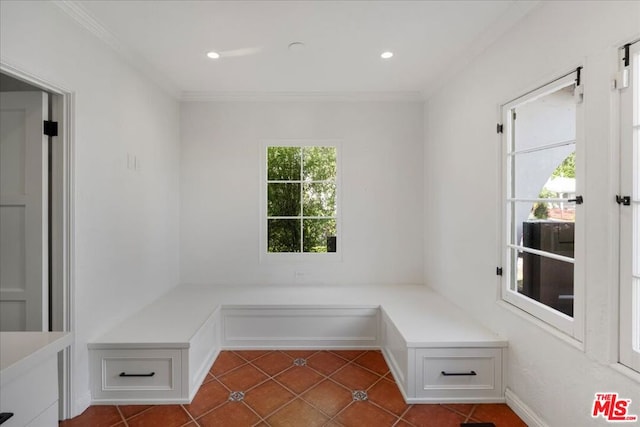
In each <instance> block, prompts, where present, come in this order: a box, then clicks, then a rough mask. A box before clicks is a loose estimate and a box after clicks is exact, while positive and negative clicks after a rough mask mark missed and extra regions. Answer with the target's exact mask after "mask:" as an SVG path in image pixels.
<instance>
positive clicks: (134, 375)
mask: <svg viewBox="0 0 640 427" xmlns="http://www.w3.org/2000/svg"><path fill="white" fill-rule="evenodd" d="M155 374H156V373H155V372H151V373H150V374H127V373H126V372H120V376H121V377H152V376H154V375H155Z"/></svg>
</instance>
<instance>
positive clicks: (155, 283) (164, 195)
mask: <svg viewBox="0 0 640 427" xmlns="http://www.w3.org/2000/svg"><path fill="white" fill-rule="evenodd" d="M0 12H1V13H0V19H1V21H0V22H1V24H0V58H1V60H2V62H3V63H5V64H9V65H11V66H14V67H17V68H19V69H20V70H22V71H24V72H27V73H31V74H35V75H37V76H39V77H41V78H42V79H44V80H47V81H49V82H51V83H53V84H56V85H58V86H61V87H63V88H65V89H68V90H71V91H73V92H74V94H75V106H76V116H75V122H74V125H75V129H74V130H75V150H76V158H75V164H74V170H75V185H76V192H75V221H76V222H75V255H76V257H75V271H74V272H73V274H74V276H75V307H76V311H75V318H74V321H75V350H74V360H73V365H74V374H75V376H74V378H73V384H74V387H75V388H74V410H75V413H76V414H77V413H79V412H81V411H83V410H84V409H85V408H86V406H87V405H88V403H89V378H88V373H89V370H88V353H87V347H86V343H87V341H88V340H91V339H93V338H96V337H97V336H98V335H99V334H100V333H101V332H102V331H104V330H106V329H108V328H109V327H110V326H112V325H113V324H114V323H115V322H117V321H118V320H120V319H122V318H124V317H126V316H128V315H130V314H131V313H132V312H134V311H136V310H137V309H139V308H140V307H141V306H143V305H145V304H146V303H148V302H150V301H151V300H153V299H154V298H155V297H157V296H158V295H160V294H161V293H163V292H164V291H166V290H167V289H169V288H170V287H172V286H174V285H176V284H177V283H178V266H177V265H178V249H177V248H178V179H179V176H178V167H179V163H178V159H179V143H178V139H179V133H178V132H179V124H178V116H179V113H178V109H179V104H178V103H177V102H176V101H175V100H173V99H172V98H171V97H170V96H168V95H167V94H165V93H164V92H162V91H160V90H159V89H158V88H157V87H155V86H153V85H152V84H150V83H149V80H148V78H145V77H143V76H142V75H140V74H139V73H137V72H136V71H134V70H133V69H132V68H131V67H130V66H128V65H126V64H125V63H123V62H122V60H121V59H119V57H118V56H117V55H116V54H115V53H114V52H113V51H111V50H110V49H108V48H107V47H105V46H106V45H104V44H103V43H102V42H100V41H99V40H98V39H96V38H95V37H94V36H92V35H90V34H89V33H88V32H86V31H85V30H83V29H81V27H80V26H78V25H77V24H76V23H75V22H74V21H72V20H71V19H70V18H69V17H67V16H66V15H65V14H64V13H63V12H62V11H61V10H60V9H59V8H58V7H56V6H55V5H54V4H52V3H50V2H35V1H28V2H5V1H3V2H1V3H0ZM127 153H131V154H133V155H137V156H138V157H139V159H140V162H141V169H140V171H139V172H135V171H132V170H129V169H127Z"/></svg>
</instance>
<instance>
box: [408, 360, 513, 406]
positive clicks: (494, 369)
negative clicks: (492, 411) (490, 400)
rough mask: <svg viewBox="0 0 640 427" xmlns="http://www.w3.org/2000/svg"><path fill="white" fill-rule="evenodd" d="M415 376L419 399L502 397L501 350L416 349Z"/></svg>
mask: <svg viewBox="0 0 640 427" xmlns="http://www.w3.org/2000/svg"><path fill="white" fill-rule="evenodd" d="M416 373H417V378H416V380H417V383H416V396H417V397H434V398H451V399H455V398H464V399H472V398H481V397H496V398H497V397H501V396H502V350H501V349H499V348H433V349H417V350H416Z"/></svg>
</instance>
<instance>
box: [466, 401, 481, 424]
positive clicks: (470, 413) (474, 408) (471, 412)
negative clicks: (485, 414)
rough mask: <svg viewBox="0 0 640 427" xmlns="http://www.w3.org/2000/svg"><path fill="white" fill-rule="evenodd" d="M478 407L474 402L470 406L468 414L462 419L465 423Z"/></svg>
mask: <svg viewBox="0 0 640 427" xmlns="http://www.w3.org/2000/svg"><path fill="white" fill-rule="evenodd" d="M477 407H478V405H477V404H474V405H473V406H472V407H471V410H470V411H469V415H467V418H466V419H465V420H464V422H465V423H467V422H469V420H470V419H471V415H473V413H474V412H475V411H476V408H477Z"/></svg>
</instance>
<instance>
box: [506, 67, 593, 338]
mask: <svg viewBox="0 0 640 427" xmlns="http://www.w3.org/2000/svg"><path fill="white" fill-rule="evenodd" d="M578 69H580V77H581V80H583V79H584V69H583V68H582V66H579V67H578V66H577V67H575V68H573V69H572V71H571V72H567V73H564V74H560V77H557V78H555V79H551V80H547V81H546V82H543V84H541V85H540V86H538V87H537V88H536V89H533V90H531V91H529V92H525V93H523V94H521V95H519V96H517V97H515V98H513V99H512V100H510V101H508V102H505V103H503V104H502V105H500V107H499V114H500V123H502V124H503V132H502V133H501V135H500V141H501V150H500V154H501V157H500V161H501V163H500V164H501V171H502V173H501V180H500V187H501V192H500V194H501V197H500V212H501V222H500V227H501V233H500V234H501V236H500V256H501V258H500V259H501V265H502V270H501V271H502V275H501V277H500V292H499V295H500V299H501V300H502V301H504V302H506V303H508V304H509V305H511V306H514V307H515V308H517V309H519V311H520V312H521V313H522V314H523V315H525V316H526V317H529V318H530V320H532V321H535V320H539V321H542V322H543V323H545V324H547V325H549V326H551V327H552V328H554V329H556V330H558V331H560V332H561V333H562V334H564V335H565V336H568V337H569V338H571V339H573V340H575V341H577V342H579V343H582V342H583V340H584V324H585V319H584V316H585V310H584V304H585V298H584V295H585V291H584V288H585V266H584V260H585V244H584V232H585V223H586V221H585V209H584V207H577V209H576V221H575V226H574V227H575V229H574V230H575V244H574V257H573V259H574V261H573V264H574V282H573V291H574V301H573V317H570V316H567V315H565V314H563V313H561V312H559V311H557V310H555V309H553V308H551V307H549V306H547V305H545V304H543V303H541V302H538V301H536V300H534V299H532V298H529V297H527V296H526V295H523V294H520V293H518V292H517V291H513V290H511V282H512V280H513V277H514V275H515V274H517V272H516V271H514V269H513V264H512V260H511V257H512V255H511V253H512V252H511V251H512V248H511V242H510V227H511V221H510V218H509V215H510V212H511V208H510V204H511V203H512V201H510V200H511V199H510V194H509V186H510V185H511V183H512V179H513V178H512V176H513V170H512V165H511V161H510V159H511V156H510V151H509V144H510V143H511V139H512V138H513V129H512V117H511V112H512V109H514V108H516V107H517V106H518V105H523V104H525V103H527V102H531V101H533V100H534V99H536V98H540V97H542V96H545V95H547V94H550V93H553V92H555V91H557V90H559V89H561V88H563V87H567V86H569V85H570V84H571V83H572V82H575V81H576V80H577V78H578ZM576 90H577V91H578V94H579V96H580V97H581V96H582V93H583V91H584V83H582V82H581V84H580V85H578V86H576ZM583 118H584V104H583V102H582V101H580V102H576V135H575V153H576V154H575V158H576V171H575V173H576V194H580V195H583V196H584V189H585V188H586V185H585V174H584V162H583V158H584V154H583V150H584V119H583ZM585 199H586V197H585Z"/></svg>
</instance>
